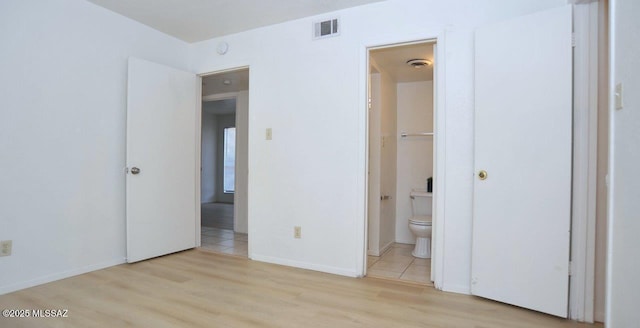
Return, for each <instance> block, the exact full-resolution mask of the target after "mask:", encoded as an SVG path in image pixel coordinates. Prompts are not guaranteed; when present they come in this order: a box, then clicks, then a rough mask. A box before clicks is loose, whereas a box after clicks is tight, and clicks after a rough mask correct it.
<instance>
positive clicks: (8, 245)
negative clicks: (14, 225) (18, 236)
mask: <svg viewBox="0 0 640 328" xmlns="http://www.w3.org/2000/svg"><path fill="white" fill-rule="evenodd" d="M12 248H13V241H11V240H3V241H0V256H9V255H11V249H12Z"/></svg>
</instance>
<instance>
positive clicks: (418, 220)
mask: <svg viewBox="0 0 640 328" xmlns="http://www.w3.org/2000/svg"><path fill="white" fill-rule="evenodd" d="M409 223H410V224H415V225H419V226H431V215H416V216H414V217H412V218H410V219H409Z"/></svg>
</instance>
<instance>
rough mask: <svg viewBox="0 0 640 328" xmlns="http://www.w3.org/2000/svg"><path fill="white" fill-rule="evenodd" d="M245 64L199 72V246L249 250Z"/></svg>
mask: <svg viewBox="0 0 640 328" xmlns="http://www.w3.org/2000/svg"><path fill="white" fill-rule="evenodd" d="M248 110H249V69H248V68H243V69H237V70H231V71H225V72H221V73H215V74H211V75H207V76H203V77H202V113H201V114H202V119H201V136H202V139H201V178H200V195H201V208H200V209H201V211H200V217H201V220H200V222H201V235H200V240H201V247H202V248H203V249H206V250H210V251H215V252H220V253H226V254H230V255H236V256H242V257H247V256H248V239H249V238H248V234H247V233H248V222H247V174H246V173H247V164H248V163H247V154H248V142H247V141H248V129H247V126H248Z"/></svg>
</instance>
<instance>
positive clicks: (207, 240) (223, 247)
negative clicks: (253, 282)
mask: <svg viewBox="0 0 640 328" xmlns="http://www.w3.org/2000/svg"><path fill="white" fill-rule="evenodd" d="M201 240H202V243H201V245H202V246H201V247H202V248H204V249H207V250H211V251H214V252H218V253H225V254H231V255H236V256H243V257H247V256H248V246H247V240H249V239H248V238H247V234H245V233H237V232H233V230H226V229H220V228H213V227H202V234H201Z"/></svg>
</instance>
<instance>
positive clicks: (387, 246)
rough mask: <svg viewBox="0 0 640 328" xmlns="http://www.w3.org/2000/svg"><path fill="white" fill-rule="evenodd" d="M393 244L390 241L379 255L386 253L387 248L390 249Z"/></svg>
mask: <svg viewBox="0 0 640 328" xmlns="http://www.w3.org/2000/svg"><path fill="white" fill-rule="evenodd" d="M393 243H394V242H393V241H390V242H388V243H387V244H386V245H384V246H382V249H381V250H380V254H384V252H386V251H387V250H388V249H389V248H391V246H392V245H393Z"/></svg>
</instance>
